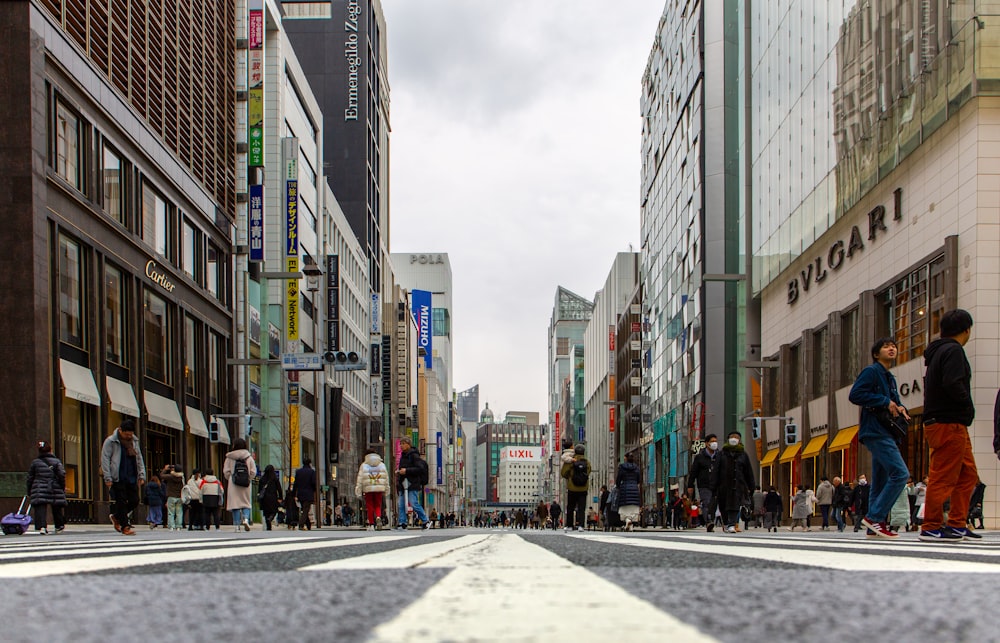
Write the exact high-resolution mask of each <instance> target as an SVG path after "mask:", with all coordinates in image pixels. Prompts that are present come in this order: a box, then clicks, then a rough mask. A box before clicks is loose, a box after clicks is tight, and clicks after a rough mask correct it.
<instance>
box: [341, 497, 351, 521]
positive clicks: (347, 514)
mask: <svg viewBox="0 0 1000 643" xmlns="http://www.w3.org/2000/svg"><path fill="white" fill-rule="evenodd" d="M340 513H341V514H342V515H343V516H344V526H345V527H350V526H351V523H353V522H354V509H353V508H352V507H351V505H350V504H348V502H347V501H346V500H345V501H344V508H343V509H341V510H340Z"/></svg>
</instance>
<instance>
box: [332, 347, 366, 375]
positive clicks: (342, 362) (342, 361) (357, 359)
mask: <svg viewBox="0 0 1000 643" xmlns="http://www.w3.org/2000/svg"><path fill="white" fill-rule="evenodd" d="M323 359H324V360H326V361H327V363H330V364H333V370H335V371H360V370H364V369H366V368H368V363H367V362H366V361H365V360H363V359H361V356H360V355H358V354H357V353H355V352H354V351H350V352H344V351H327V352H326V353H324V354H323Z"/></svg>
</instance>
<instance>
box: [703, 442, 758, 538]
mask: <svg viewBox="0 0 1000 643" xmlns="http://www.w3.org/2000/svg"><path fill="white" fill-rule="evenodd" d="M753 488H754V480H753V466H752V465H751V464H750V458H749V456H747V454H746V449H744V447H743V443H742V441H741V436H740V432H739V431H730V432H729V435H727V436H726V444H725V445H724V446H723V447H722V453H721V454H720V455H719V456H718V457H717V458H716V461H715V466H714V468H713V470H712V482H711V490H712V497H713V498H714V499H715V502H716V504H717V505H718V508H719V511H720V514H721V516H722V523H723V525H724V527H725V530H726V533H727V534H735V533H736V532H737V531H739V526H738V525H739V521H740V510H741V509H742V508H743V506H744V505H746V504H747V503H748V502H749V501H750V490H751V489H753Z"/></svg>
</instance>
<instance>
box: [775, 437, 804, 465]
mask: <svg viewBox="0 0 1000 643" xmlns="http://www.w3.org/2000/svg"><path fill="white" fill-rule="evenodd" d="M800 449H802V443H801V442H796V443H795V444H793V445H792V446H790V447H788V448H787V449H785V452H784V453H782V454H781V458H779V459H778V462H780V463H781V464H785V463H786V462H791V461H792V460H794V459H795V456H797V455H798V454H799V450H800Z"/></svg>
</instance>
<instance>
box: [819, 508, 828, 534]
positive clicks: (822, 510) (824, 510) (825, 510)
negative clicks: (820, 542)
mask: <svg viewBox="0 0 1000 643" xmlns="http://www.w3.org/2000/svg"><path fill="white" fill-rule="evenodd" d="M819 513H820V515H822V516H823V529H826V528H827V527H829V526H830V505H820V506H819Z"/></svg>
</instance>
